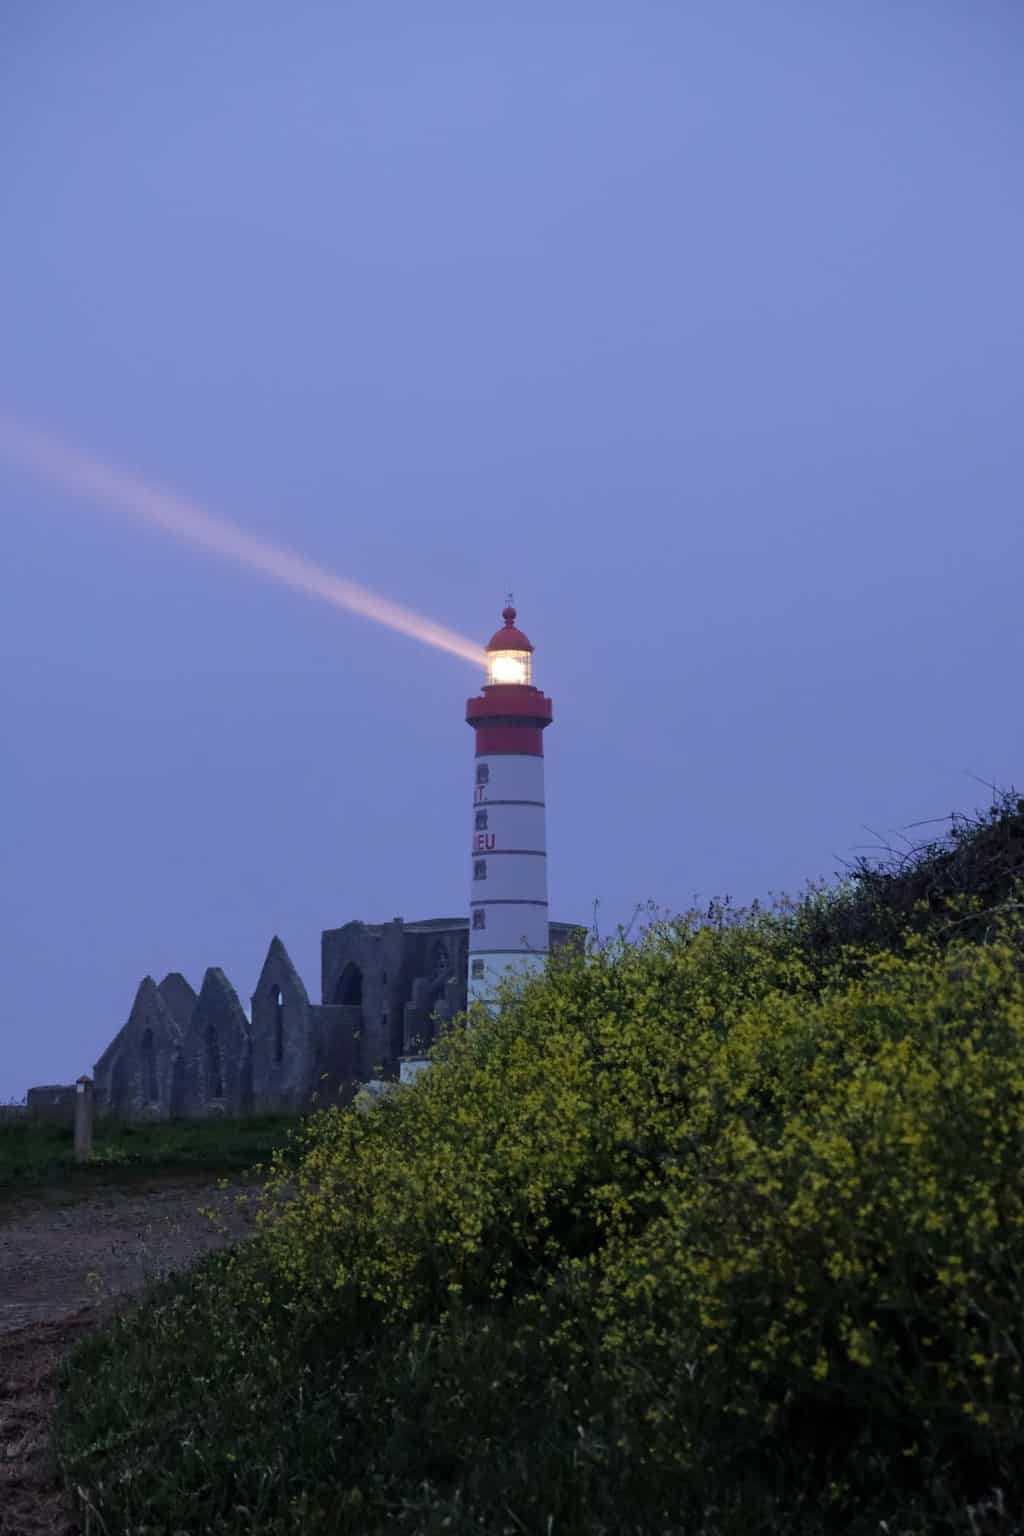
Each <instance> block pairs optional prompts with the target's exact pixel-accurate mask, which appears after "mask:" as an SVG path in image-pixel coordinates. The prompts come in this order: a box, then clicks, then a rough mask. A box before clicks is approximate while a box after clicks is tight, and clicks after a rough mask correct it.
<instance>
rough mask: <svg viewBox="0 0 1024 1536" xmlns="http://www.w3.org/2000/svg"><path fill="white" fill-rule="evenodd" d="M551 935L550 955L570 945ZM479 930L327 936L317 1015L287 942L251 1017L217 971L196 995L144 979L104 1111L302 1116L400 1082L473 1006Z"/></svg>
mask: <svg viewBox="0 0 1024 1536" xmlns="http://www.w3.org/2000/svg"><path fill="white" fill-rule="evenodd" d="M574 933H578V929H577V930H574V929H573V928H572V927H571V926H570V925H569V924H567V923H552V924H551V925H550V945H551V948H552V949H555V948H557V947H558V946H559V945H561V944H564V943H567V942H570V940H571V937H572V935H573V934H574ZM469 936H470V933H469V920H468V919H467V918H458V917H453V918H431V919H428V920H427V921H425V922H418V923H406V922H403V921H402V919H401V918H400V917H396V918H395V919H394V921H393V922H390V923H361V922H351V923H346V924H345V926H344V927H343V928H330V929H327V930H326V931H325V932H324V933H323V934H322V936H321V978H320V987H321V991H320V996H321V1001H320V1002H319V1003H311V1002H310V1000H309V994H308V993H307V991H306V988H305V986H304V985H303V982H302V978H301V977H300V976H299V974H298V972H297V971H296V969H295V967H294V965H293V964H292V962H291V960H290V959H289V956H288V951H287V950H286V949H285V947H284V945H283V944H282V942H281V940H280V939H278V938H274V939H273V940H272V941H271V944H270V948H269V950H268V951H267V958H266V960H265V961H264V963H263V969H262V971H261V972H260V977H259V980H258V981H257V983H256V990H255V991H254V992H253V994H252V1006H251V1010H250V1012H249V1013H247V1012H246V1010H245V1009H244V1008H243V1007H242V1004H241V1002H240V1001H239V997H238V993H237V992H236V991H235V989H234V987H233V986H232V985H231V983H230V981H229V980H228V978H227V977H226V976H225V974H224V972H223V971H222V970H220V969H218V968H217V967H211V969H210V970H208V971H207V972H206V975H205V976H204V977H203V983H202V986H201V987H200V989H199V992H198V995H197V994H196V992H195V991H194V990H193V989H192V987H191V986H190V984H189V983H188V981H187V980H186V979H185V977H184V976H182V975H181V974H180V973H179V972H177V971H172V972H171V973H170V974H169V975H167V976H165V977H164V979H163V981H161V982H160V983H159V985H158V984H157V983H156V982H155V981H154V980H153V978H152V977H151V976H147V977H146V978H145V979H144V980H143V981H142V983H141V984H140V986H139V989H138V991H137V992H136V994H135V1001H134V1003H133V1004H132V1009H131V1012H130V1014H129V1015H128V1019H127V1021H126V1022H125V1023H124V1024H123V1025H122V1027H121V1028H120V1029H119V1030H118V1032H117V1034H116V1035H115V1036H114V1038H113V1040H112V1041H111V1042H110V1044H109V1045H108V1046H107V1049H106V1050H105V1051H104V1052H103V1055H102V1056H101V1057H100V1059H99V1061H98V1062H97V1063H96V1066H95V1069H94V1082H95V1090H96V1107H97V1109H98V1110H99V1111H100V1112H101V1113H107V1114H113V1115H117V1116H119V1117H122V1118H124V1119H128V1120H145V1119H158V1120H159V1119H163V1120H166V1119H172V1118H177V1117H184V1118H189V1117H203V1116H210V1115H218V1114H226V1115H241V1114H249V1113H262V1112H299V1111H302V1110H306V1109H309V1108H310V1107H312V1106H313V1105H316V1104H320V1105H322V1104H329V1103H335V1104H337V1103H339V1102H341V1103H344V1102H346V1100H347V1099H349V1098H350V1097H351V1096H352V1094H353V1092H354V1090H355V1088H356V1087H357V1086H358V1084H360V1083H365V1082H369V1081H371V1080H373V1079H381V1078H383V1079H385V1080H386V1079H389V1078H390V1079H393V1078H396V1077H397V1076H398V1075H399V1067H400V1063H401V1060H402V1058H403V1057H411V1056H418V1055H421V1054H422V1052H423V1051H424V1050H425V1049H427V1048H428V1047H429V1046H430V1045H431V1044H432V1042H433V1040H434V1039H435V1037H436V1034H437V1031H438V1030H439V1029H441V1028H443V1026H444V1023H445V1021H446V1020H448V1019H450V1018H452V1017H453V1016H454V1015H455V1014H457V1013H460V1012H462V1011H463V1010H464V1008H465V1006H466V976H467V965H468V959H469Z"/></svg>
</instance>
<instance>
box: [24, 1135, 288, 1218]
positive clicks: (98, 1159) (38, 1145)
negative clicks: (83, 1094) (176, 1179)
mask: <svg viewBox="0 0 1024 1536" xmlns="http://www.w3.org/2000/svg"><path fill="white" fill-rule="evenodd" d="M297 1124H298V1122H297V1120H296V1119H295V1118H294V1117H282V1116H278V1115H259V1116H250V1117H249V1118H247V1119H240V1120H227V1119H225V1120H192V1121H185V1120H183V1121H160V1122H154V1123H151V1124H147V1125H127V1124H125V1123H124V1122H122V1121H114V1120H106V1121H105V1120H102V1119H101V1120H99V1121H98V1123H97V1126H96V1135H95V1138H94V1143H93V1149H94V1150H93V1158H92V1161H91V1162H90V1163H88V1164H86V1165H84V1166H80V1165H79V1164H77V1163H76V1162H75V1155H74V1132H73V1130H72V1128H71V1126H61V1125H47V1124H45V1123H43V1122H37V1121H32V1120H28V1119H25V1120H22V1119H0V1198H2V1197H3V1196H4V1195H5V1194H6V1195H10V1194H12V1193H14V1192H17V1191H25V1190H28V1189H31V1188H34V1187H37V1186H39V1185H42V1184H49V1185H52V1184H55V1183H57V1182H59V1183H61V1184H62V1185H64V1186H65V1187H66V1189H67V1190H68V1191H69V1192H72V1193H73V1192H75V1191H82V1192H85V1191H87V1190H89V1189H91V1188H94V1187H95V1186H96V1185H97V1184H102V1183H109V1182H118V1183H121V1182H123V1181H124V1180H125V1179H126V1178H128V1179H130V1178H132V1177H134V1176H137V1175H150V1174H154V1173H161V1172H164V1171H174V1170H190V1171H194V1172H209V1173H229V1172H235V1171H239V1170H244V1169H247V1168H250V1167H252V1165H253V1164H254V1163H259V1162H269V1160H270V1158H271V1155H272V1154H273V1153H274V1152H275V1151H276V1150H277V1149H279V1148H282V1147H284V1146H286V1145H287V1142H288V1138H289V1135H290V1133H291V1131H292V1130H293V1129H294V1128H295V1127H296V1126H297Z"/></svg>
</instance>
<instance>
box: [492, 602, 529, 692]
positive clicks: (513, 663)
mask: <svg viewBox="0 0 1024 1536" xmlns="http://www.w3.org/2000/svg"><path fill="white" fill-rule="evenodd" d="M501 616H502V618H503V619H504V621H505V623H504V625H503V627H502V628H501V629H498V630H495V632H494V634H493V635H492V636H491V638H490V640H489V641H488V642H487V681H488V683H512V684H516V683H518V684H525V685H526V686H527V687H529V686H530V676H531V673H532V671H533V660H532V659H533V646H532V645H531V644H530V642H529V640H528V639H527V637H526V635H524V634H523V632H522V630H521V629H517V628H516V610H515V608H514V607H513V605H512V594H511V592H510V593H509V595H508V600H507V602H506V604H505V606H504V608H503V609H502V611H501Z"/></svg>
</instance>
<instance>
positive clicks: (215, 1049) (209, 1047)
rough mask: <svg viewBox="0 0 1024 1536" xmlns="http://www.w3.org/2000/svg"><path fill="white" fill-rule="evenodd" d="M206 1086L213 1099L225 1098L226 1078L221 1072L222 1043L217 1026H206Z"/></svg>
mask: <svg viewBox="0 0 1024 1536" xmlns="http://www.w3.org/2000/svg"><path fill="white" fill-rule="evenodd" d="M206 1085H207V1088H208V1089H209V1092H210V1097H211V1099H222V1098H223V1097H224V1076H223V1073H222V1072H221V1061H220V1041H219V1040H218V1039H217V1026H216V1024H207V1026H206Z"/></svg>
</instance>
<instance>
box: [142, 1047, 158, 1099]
mask: <svg viewBox="0 0 1024 1536" xmlns="http://www.w3.org/2000/svg"><path fill="white" fill-rule="evenodd" d="M142 1094H143V1097H144V1098H145V1100H146V1102H147V1104H155V1103H156V1101H157V1099H158V1098H159V1097H160V1095H159V1092H158V1090H157V1081H156V1047H155V1045H154V1044H153V1031H152V1030H151V1029H147V1030H146V1031H145V1032H144V1033H143V1036H142Z"/></svg>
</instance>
